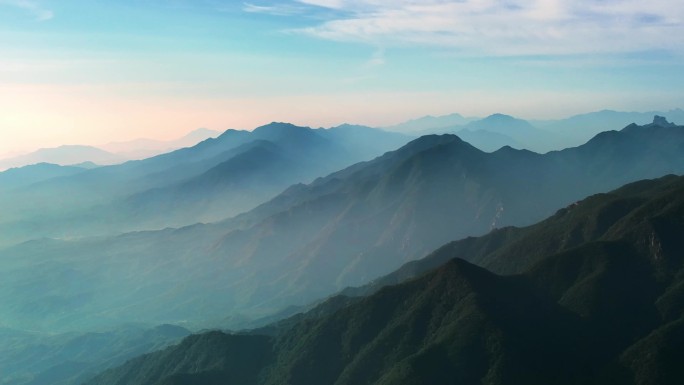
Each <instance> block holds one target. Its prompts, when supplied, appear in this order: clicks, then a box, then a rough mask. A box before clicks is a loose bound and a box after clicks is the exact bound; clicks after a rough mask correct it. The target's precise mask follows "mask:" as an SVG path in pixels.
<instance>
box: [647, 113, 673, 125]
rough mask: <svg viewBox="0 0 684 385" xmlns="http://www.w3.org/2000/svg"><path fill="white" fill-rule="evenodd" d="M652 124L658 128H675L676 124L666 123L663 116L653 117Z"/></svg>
mask: <svg viewBox="0 0 684 385" xmlns="http://www.w3.org/2000/svg"><path fill="white" fill-rule="evenodd" d="M652 124H653V125H654V126H660V127H675V126H676V124H674V123H670V122H668V121H667V118H665V117H664V116H660V115H655V116H654V117H653V123H652Z"/></svg>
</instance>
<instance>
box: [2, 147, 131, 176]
mask: <svg viewBox="0 0 684 385" xmlns="http://www.w3.org/2000/svg"><path fill="white" fill-rule="evenodd" d="M124 161H126V158H124V157H122V156H119V155H116V154H112V153H110V152H107V151H105V150H102V149H100V148H97V147H93V146H78V145H65V146H59V147H55V148H41V149H40V150H37V151H34V152H32V153H30V154H26V155H19V156H16V157H12V158H8V159H2V160H0V170H3V171H4V170H6V169H9V168H15V167H23V166H27V165H32V164H36V163H53V164H59V165H62V166H69V165H74V164H78V163H83V162H93V163H95V164H101V165H107V164H116V163H121V162H124Z"/></svg>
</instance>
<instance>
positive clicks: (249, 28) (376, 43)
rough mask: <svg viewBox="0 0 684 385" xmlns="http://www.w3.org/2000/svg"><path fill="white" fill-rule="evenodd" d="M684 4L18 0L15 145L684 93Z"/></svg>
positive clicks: (649, 106)
mask: <svg viewBox="0 0 684 385" xmlns="http://www.w3.org/2000/svg"><path fill="white" fill-rule="evenodd" d="M682 75H684V7H683V6H682V5H681V2H680V0H651V1H648V2H646V1H636V0H525V1H518V0H459V1H445V0H423V1H417V0H393V1H388V0H282V1H271V0H251V1H248V2H243V1H225V0H117V1H114V0H107V1H105V0H0V154H7V153H9V152H14V151H27V150H30V149H35V148H39V147H48V146H55V145H59V144H103V143H107V142H111V141H120V140H129V139H133V138H139V137H147V138H155V139H173V138H177V137H180V136H182V135H183V134H185V133H187V132H189V131H192V130H194V129H196V128H199V127H205V128H209V129H214V130H225V129H228V128H239V129H251V128H254V127H256V126H258V125H261V124H265V123H268V122H271V121H288V122H292V123H296V124H301V125H308V126H312V127H320V126H324V127H329V126H334V125H338V124H341V123H358V124H366V125H374V126H383V125H390V124H395V123H398V122H401V121H403V120H407V119H410V118H416V117H419V116H423V115H443V114H449V113H453V112H458V113H461V114H463V115H465V116H486V115H489V114H492V113H496V112H499V113H507V114H511V115H514V116H517V117H522V118H528V119H532V118H534V119H545V118H561V117H567V116H570V115H572V114H576V113H583V112H589V111H595V110H600V109H615V110H621V111H649V110H668V109H672V108H679V107H684V91H683V90H684V76H682Z"/></svg>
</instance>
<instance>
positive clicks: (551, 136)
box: [387, 109, 684, 153]
mask: <svg viewBox="0 0 684 385" xmlns="http://www.w3.org/2000/svg"><path fill="white" fill-rule="evenodd" d="M655 115H658V116H666V117H668V118H669V119H671V120H673V121H675V122H679V123H681V122H684V111H683V110H681V109H674V110H669V111H653V112H621V111H612V110H602V111H596V112H590V113H586V114H581V115H574V116H571V117H569V118H565V119H555V120H530V121H526V120H522V119H518V118H515V117H513V116H510V115H505V114H500V113H497V114H493V115H490V116H487V117H485V118H464V117H463V116H461V115H459V114H451V115H445V116H439V117H433V116H426V117H423V118H419V119H414V120H409V121H407V122H405V123H401V124H398V125H394V126H390V127H387V129H388V130H395V131H400V132H407V133H412V134H414V135H428V134H445V133H449V134H456V135H458V136H459V137H460V138H461V139H463V140H465V141H466V142H468V143H470V144H472V145H473V146H475V147H477V148H479V149H480V150H483V151H486V152H493V151H496V150H498V149H499V148H501V147H504V146H510V147H513V148H516V149H526V150H531V151H535V152H540V153H545V152H548V151H554V150H561V149H564V148H568V147H575V146H579V145H581V144H583V143H585V142H586V141H588V140H589V139H591V138H592V137H594V136H595V135H597V134H599V133H601V132H603V131H608V130H612V129H615V128H617V127H624V126H627V125H629V124H631V123H636V124H640V125H644V124H648V123H649V122H650V121H651V119H652V118H653V116H655Z"/></svg>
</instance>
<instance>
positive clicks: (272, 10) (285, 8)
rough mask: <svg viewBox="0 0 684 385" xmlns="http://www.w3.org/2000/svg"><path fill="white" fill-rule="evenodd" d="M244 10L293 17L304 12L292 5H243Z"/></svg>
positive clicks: (301, 8)
mask: <svg viewBox="0 0 684 385" xmlns="http://www.w3.org/2000/svg"><path fill="white" fill-rule="evenodd" d="M242 10H243V11H245V12H250V13H266V14H269V15H275V16H292V15H296V14H300V13H302V12H304V9H303V7H300V6H296V5H292V4H278V5H257V4H252V3H243V7H242Z"/></svg>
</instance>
